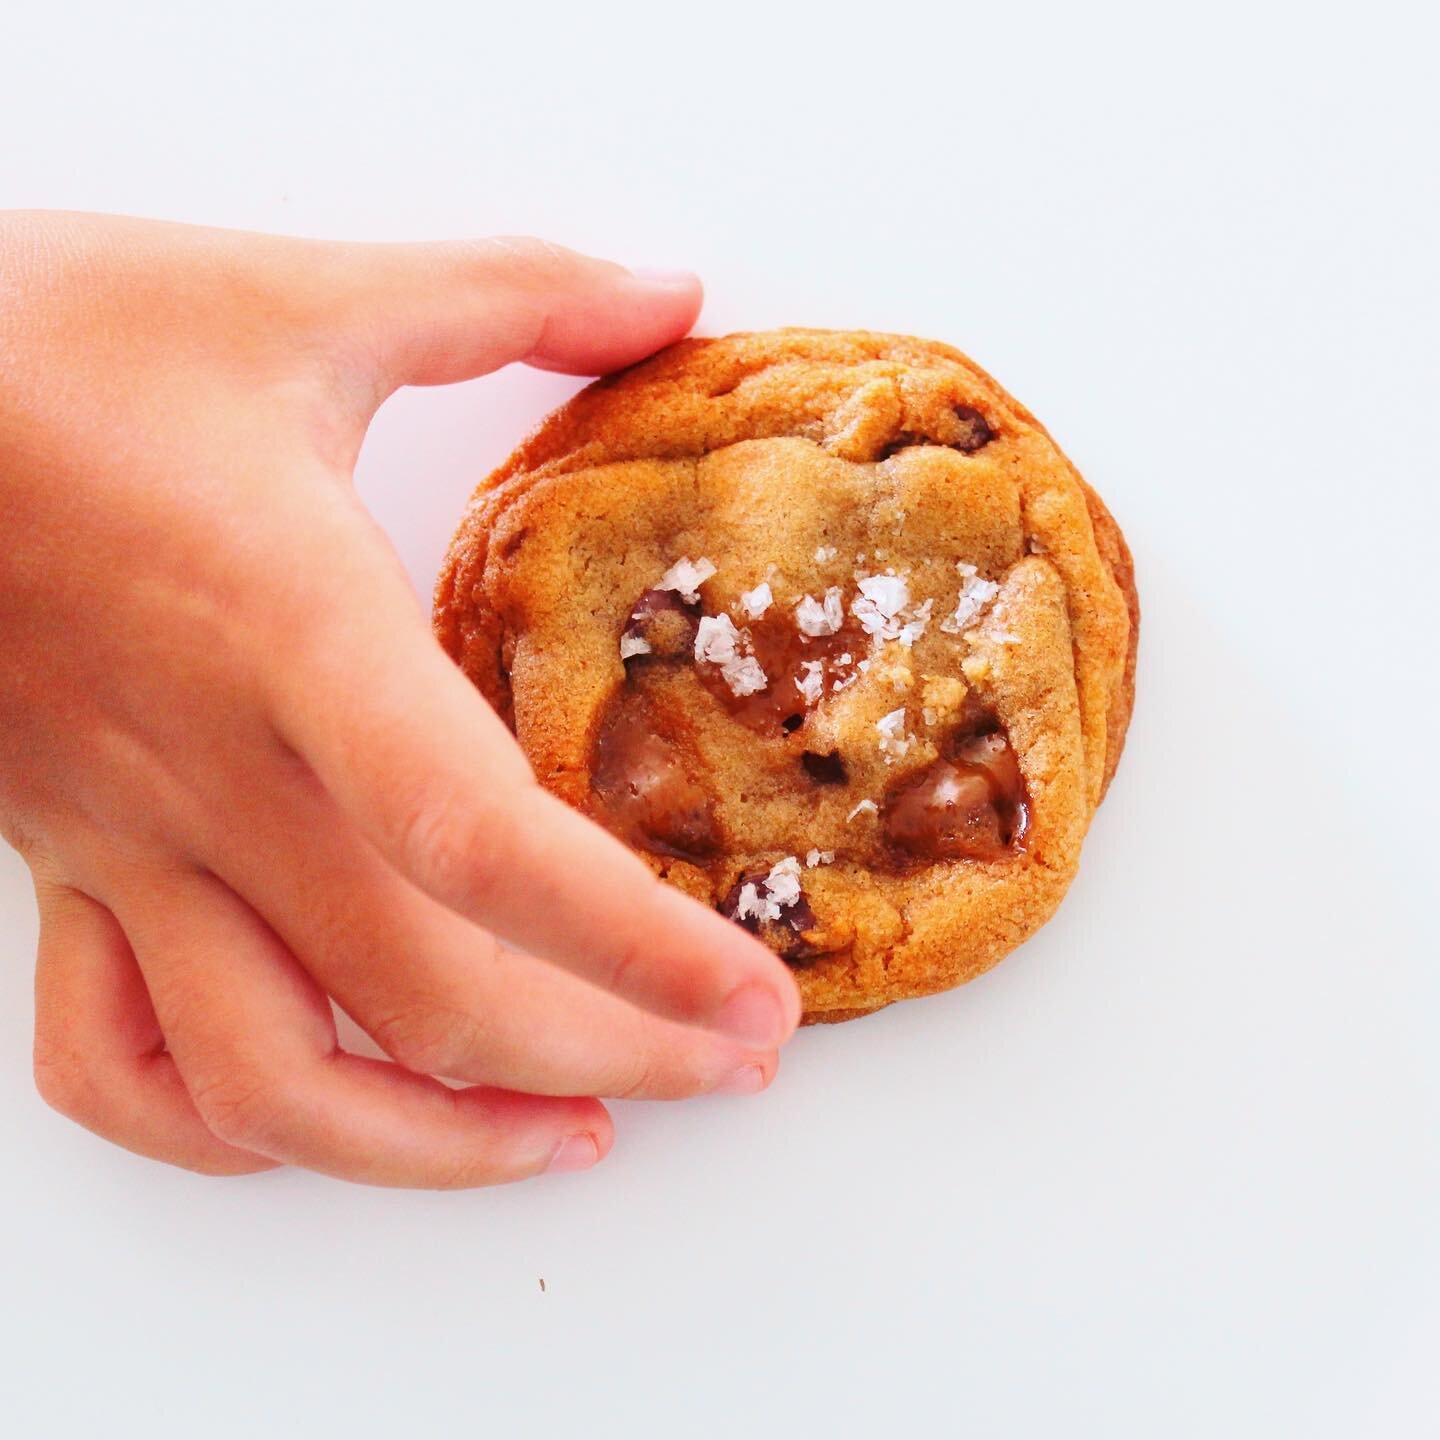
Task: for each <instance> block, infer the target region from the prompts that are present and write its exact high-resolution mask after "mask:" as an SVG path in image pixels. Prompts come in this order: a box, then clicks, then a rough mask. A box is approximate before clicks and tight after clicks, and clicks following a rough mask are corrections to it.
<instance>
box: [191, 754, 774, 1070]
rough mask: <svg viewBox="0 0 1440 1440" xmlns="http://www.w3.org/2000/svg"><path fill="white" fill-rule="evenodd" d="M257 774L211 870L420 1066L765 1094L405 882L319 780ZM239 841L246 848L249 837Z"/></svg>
mask: <svg viewBox="0 0 1440 1440" xmlns="http://www.w3.org/2000/svg"><path fill="white" fill-rule="evenodd" d="M276 771H277V773H275V774H272V775H270V776H257V784H256V787H255V799H254V800H253V801H250V800H247V799H246V798H245V797H240V796H237V797H235V800H234V802H233V803H232V804H229V805H227V806H226V807H225V808H226V813H227V816H228V819H229V822H230V834H229V836H228V839H226V840H225V841H224V842H223V843H221V842H219V841H218V837H217V843H216V845H215V852H216V853H215V854H214V855H213V856H209V857H207V858H208V860H209V863H210V865H211V868H212V869H214V870H216V871H217V872H219V873H220V874H221V875H222V877H223V878H224V879H225V880H226V881H227V883H229V884H230V885H231V887H232V888H234V889H235V890H237V891H238V892H239V893H240V894H241V895H243V896H244V897H245V898H246V899H248V900H249V901H250V903H251V904H252V905H253V906H254V907H255V908H256V909H257V910H260V911H261V912H263V913H264V915H265V916H266V918H267V919H268V920H269V922H270V923H271V925H272V926H273V927H274V928H275V929H276V931H277V932H278V933H279V934H280V936H281V937H282V938H283V940H284V941H285V943H286V944H287V945H288V946H289V948H290V949H291V951H292V952H293V953H294V954H295V956H296V958H297V959H299V960H300V962H301V963H302V964H303V965H304V967H305V969H306V970H307V971H308V972H309V973H310V974H311V975H312V976H313V977H314V978H315V979H316V980H317V981H318V982H319V983H320V986H321V987H322V988H323V989H324V990H326V991H327V992H328V993H329V994H330V995H331V996H332V997H333V998H334V999H335V1000H336V1001H337V1002H338V1003H339V1004H340V1006H341V1007H342V1008H343V1009H344V1010H345V1011H346V1012H347V1013H348V1014H349V1015H350V1016H352V1017H353V1018H354V1019H355V1021H356V1022H357V1023H358V1024H359V1025H360V1026H361V1027H362V1028H363V1029H364V1030H365V1031H366V1032H367V1033H368V1034H369V1035H370V1036H371V1037H372V1038H373V1039H374V1040H375V1041H376V1042H377V1043H378V1044H379V1045H380V1046H382V1048H384V1049H385V1051H386V1052H387V1053H388V1054H390V1055H391V1056H393V1057H394V1058H395V1059H396V1060H398V1061H399V1062H400V1063H401V1064H402V1065H405V1066H407V1067H408V1068H409V1069H412V1070H416V1071H419V1072H421V1073H424V1074H431V1075H444V1076H448V1077H450V1078H452V1079H457V1080H466V1081H469V1082H471V1083H475V1084H486V1085H499V1086H503V1087H504V1088H506V1089H510V1090H525V1091H529V1092H533V1093H537V1094H546V1095H610V1096H619V1097H623V1098H627V1099H640V1098H654V1099H678V1098H681V1097H683V1096H687V1095H695V1094H701V1093H707V1092H710V1091H714V1090H725V1091H727V1092H729V1093H753V1092H754V1091H756V1090H760V1089H763V1088H764V1086H765V1085H767V1084H768V1083H769V1081H770V1079H771V1078H772V1077H773V1076H774V1074H775V1070H776V1068H777V1064H778V1060H777V1056H776V1054H775V1052H774V1051H773V1050H769V1051H757V1050H753V1049H749V1048H747V1047H745V1046H742V1045H739V1044H737V1043H736V1042H734V1041H731V1040H727V1039H724V1038H723V1037H721V1036H718V1035H715V1034H713V1033H709V1032H706V1031H703V1030H696V1029H691V1028H688V1027H685V1026H680V1025H676V1024H672V1023H670V1022H667V1021H664V1020H660V1019H657V1018H656V1017H655V1016H653V1015H649V1014H647V1013H645V1012H644V1011H642V1010H638V1009H637V1008H636V1007H635V1006H633V1005H631V1004H629V1003H628V1002H626V1001H623V1000H620V999H617V998H616V997H615V996H613V995H610V994H607V993H606V992H604V991H602V990H599V989H597V988H595V987H594V986H592V985H589V984H586V983H585V982H583V981H581V980H579V979H577V978H576V977H575V976H573V975H571V974H568V973H567V972H565V971H564V970H561V969H559V968H558V967H557V966H554V965H551V964H548V963H547V962H545V961H542V960H535V959H532V958H530V957H529V956H524V955H519V954H516V953H515V952H514V951H511V950H507V949H505V948H504V947H502V946H499V945H497V944H496V942H495V940H494V938H493V937H492V936H490V935H489V934H487V933H486V932H485V931H483V930H481V929H479V928H478V927H477V926H475V925H472V924H471V923H470V922H469V921H467V920H464V919H462V918H461V917H460V916H458V915H457V914H455V913H454V912H453V911H451V910H448V909H446V908H445V907H444V906H442V905H439V904H437V903H436V902H435V901H433V900H431V899H430V898H429V897H428V896H426V895H424V894H422V893H421V892H420V891H419V890H417V889H416V888H415V887H414V886H413V885H411V884H409V883H408V882H407V881H405V880H403V879H402V878H401V877H400V876H399V875H398V874H397V873H396V872H395V871H394V870H393V869H392V868H391V867H390V866H389V865H387V864H386V863H385V861H384V860H383V859H382V858H381V857H380V855H379V854H378V853H377V852H376V851H375V849H374V848H373V846H371V845H369V844H368V843H366V842H365V840H364V839H363V838H362V837H361V836H360V835H359V833H358V832H357V831H356V830H355V829H354V828H353V827H352V826H350V825H349V824H348V823H347V822H346V821H345V819H344V817H343V816H342V815H340V813H339V812H338V810H337V809H336V808H335V806H334V803H333V802H332V801H331V800H330V799H329V797H328V796H327V795H326V794H325V793H324V791H323V789H322V788H321V787H320V786H319V784H318V782H316V781H315V780H314V779H313V777H308V776H307V777H301V778H296V777H295V776H293V775H290V774H286V773H283V772H281V771H280V769H279V767H276ZM238 837H243V839H239V838H238Z"/></svg>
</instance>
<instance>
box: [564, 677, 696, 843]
mask: <svg viewBox="0 0 1440 1440" xmlns="http://www.w3.org/2000/svg"><path fill="white" fill-rule="evenodd" d="M699 768H700V767H699V765H698V762H697V761H696V760H695V757H694V756H693V755H691V754H689V753H688V752H687V751H686V750H685V749H684V747H682V746H681V745H679V744H678V743H677V742H675V741H674V740H671V739H668V738H667V737H666V736H664V735H662V734H660V733H659V732H658V731H657V730H656V728H655V726H654V724H653V722H652V720H651V717H650V716H649V715H648V714H647V713H646V712H645V710H644V709H643V708H642V707H640V706H637V705H630V706H622V707H621V708H620V709H619V710H618V711H617V712H615V713H613V714H612V715H610V716H609V717H608V718H607V720H606V721H605V723H604V724H603V725H602V726H601V729H600V733H599V736H598V737H597V740H596V745H595V768H594V772H593V778H592V780H591V787H592V788H593V789H594V791H595V794H596V796H597V797H598V798H599V801H600V804H601V807H602V811H603V813H604V816H605V818H606V822H607V823H608V824H609V826H610V828H611V829H612V830H615V831H617V832H618V833H619V834H621V835H623V836H624V837H625V839H626V840H628V841H629V842H630V843H631V844H632V845H636V846H638V847H639V848H641V849H643V850H648V851H650V852H651V853H652V854H655V855H668V856H673V857H675V858H678V859H681V860H689V861H696V860H703V859H705V858H706V857H708V856H711V855H713V854H714V853H715V851H716V850H717V849H718V848H719V845H720V829H719V824H718V822H717V820H716V818H715V807H714V802H713V800H712V798H711V796H710V793H709V791H708V790H707V789H706V788H705V786H704V785H703V784H702V783H701V781H700V780H699V779H698V778H697V774H696V772H697V771H698V770H699Z"/></svg>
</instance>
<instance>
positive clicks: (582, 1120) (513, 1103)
mask: <svg viewBox="0 0 1440 1440" xmlns="http://www.w3.org/2000/svg"><path fill="white" fill-rule="evenodd" d="M116 909H117V912H118V918H119V919H120V920H121V923H122V924H123V925H124V927H125V930H126V933H127V934H128V935H129V937H130V940H131V943H132V945H133V946H134V949H135V954H136V958H137V959H138V961H139V962H140V967H141V970H142V972H143V973H144V975H145V979H146V983H147V985H148V987H149V990H150V994H151V996H152V998H153V1000H154V1003H155V1011H156V1014H157V1016H158V1017H159V1020H160V1024H161V1027H162V1029H163V1030H164V1032H165V1035H166V1038H167V1040H168V1042H169V1045H170V1050H171V1053H172V1054H173V1055H174V1057H175V1063H176V1065H177V1067H178V1068H179V1072H180V1075H181V1077H182V1078H183V1079H184V1082H185V1085H186V1088H187V1089H188V1090H189V1092H190V1095H191V1096H192V1098H193V1099H194V1101H195V1104H196V1106H197V1108H198V1109H199V1112H200V1114H201V1116H202V1117H203V1118H204V1120H205V1123H206V1124H207V1125H208V1126H209V1128H210V1129H211V1130H212V1131H213V1132H214V1133H215V1134H216V1135H218V1136H219V1137H220V1138H221V1139H223V1140H226V1141H228V1142H229V1143H230V1144H232V1145H235V1146H238V1147H240V1148H242V1149H245V1150H251V1151H254V1152H256V1153H258V1154H261V1155H265V1156H268V1157H270V1158H271V1159H274V1160H280V1161H285V1162H287V1163H290V1164H295V1165H303V1166H306V1167H307V1168H309V1169H312V1170H319V1171H323V1172H324V1173H326V1174H329V1175H335V1176H339V1177H341V1178H343V1179H348V1180H358V1181H362V1182H366V1183H369V1184H375V1185H408V1186H422V1187H427V1188H438V1189H448V1188H458V1187H467V1186H475V1185H491V1184H496V1183H499V1182H502V1181H506V1180H518V1179H522V1178H524V1177H525V1176H528V1175H535V1174H538V1173H539V1172H541V1171H543V1170H545V1169H547V1168H550V1169H580V1168H584V1167H585V1166H587V1165H589V1164H593V1163H594V1162H595V1161H596V1160H597V1159H600V1158H601V1157H602V1156H603V1155H604V1154H605V1153H606V1152H607V1151H608V1150H609V1148H610V1144H611V1140H612V1130H611V1124H610V1118H609V1116H608V1115H607V1114H606V1113H605V1110H604V1108H603V1107H602V1106H601V1105H600V1104H599V1103H598V1102H596V1101H594V1100H583V1099H582V1100H575V1099H547V1098H541V1097H537V1096H529V1095H516V1094H511V1093H508V1092H506V1091H503V1090H490V1089H481V1088H475V1089H468V1090H450V1089H448V1088H447V1087H446V1086H444V1085H442V1084H440V1083H439V1081H436V1080H431V1079H428V1078H425V1077H422V1076H419V1075H415V1074H412V1073H411V1072H410V1071H408V1070H404V1069H401V1068H400V1067H399V1066H398V1065H392V1064H389V1063H387V1062H383V1061H375V1060H368V1059H362V1058H361V1057H359V1056H354V1055H347V1054H345V1053H343V1052H342V1051H340V1050H339V1049H338V1047H337V1041H336V1035H335V1027H334V1021H333V1018H332V1016H331V1012H330V1007H329V1004H328V1002H327V1001H326V999H325V996H324V994H323V993H322V992H321V991H320V990H319V988H318V987H317V986H316V985H315V983H314V981H313V980H312V979H311V978H310V977H309V976H307V975H306V974H305V972H304V971H303V970H302V969H301V967H300V966H299V964H298V963H297V962H296V961H295V958H294V957H293V956H292V955H291V954H290V953H289V951H288V950H287V949H286V948H285V947H284V945H282V944H281V942H280V941H279V940H278V939H277V938H276V936H275V934H274V933H273V932H272V931H271V930H270V929H269V928H268V927H267V926H266V925H265V924H264V922H263V921H262V920H261V919H260V918H259V917H258V916H257V915H256V914H255V913H254V911H252V910H251V909H250V908H249V906H247V905H246V904H244V902H243V901H241V900H240V899H239V898H238V897H237V896H236V895H234V894H233V893H232V892H231V891H230V890H228V889H227V888H226V887H225V886H224V885H222V884H221V883H220V882H219V881H218V880H217V879H215V878H214V877H213V876H210V875H205V874H200V873H194V872H174V873H166V874H159V873H156V874H152V875H150V876H148V877H147V878H146V879H144V880H143V881H132V882H128V883H127V885H126V888H125V890H124V892H123V893H122V894H121V896H120V897H119V899H118V901H117V904H116Z"/></svg>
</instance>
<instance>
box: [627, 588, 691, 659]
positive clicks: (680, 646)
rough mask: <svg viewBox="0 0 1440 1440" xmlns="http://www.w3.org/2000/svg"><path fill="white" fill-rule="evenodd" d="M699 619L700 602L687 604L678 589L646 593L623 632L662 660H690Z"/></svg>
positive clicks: (641, 597) (638, 601)
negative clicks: (644, 645)
mask: <svg viewBox="0 0 1440 1440" xmlns="http://www.w3.org/2000/svg"><path fill="white" fill-rule="evenodd" d="M699 619H700V603H699V601H698V600H697V601H694V602H687V601H685V600H682V599H681V598H680V595H679V592H678V591H675V590H647V591H645V593H644V594H643V595H641V596H640V598H639V599H638V600H637V601H636V602H635V605H634V608H633V609H632V610H631V611H630V618H629V619H628V620H627V621H626V622H625V628H624V630H622V631H621V632H620V633H621V634H622V635H623V636H624V637H625V638H627V639H639V640H643V641H644V642H645V643H646V644H647V645H648V646H649V647H650V649H649V651H648V652H647V653H648V654H650V655H654V656H658V657H659V658H660V659H662V660H679V659H683V658H687V657H688V656H689V654H690V651H691V648H692V647H693V646H694V643H695V627H696V625H697V624H698V623H699Z"/></svg>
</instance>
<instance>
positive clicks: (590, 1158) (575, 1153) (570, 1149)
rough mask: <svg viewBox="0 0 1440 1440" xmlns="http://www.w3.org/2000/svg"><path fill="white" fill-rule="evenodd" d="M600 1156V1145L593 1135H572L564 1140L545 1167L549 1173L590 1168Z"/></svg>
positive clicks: (555, 1173)
mask: <svg viewBox="0 0 1440 1440" xmlns="http://www.w3.org/2000/svg"><path fill="white" fill-rule="evenodd" d="M599 1158H600V1147H599V1146H598V1145H597V1144H596V1143H595V1137H594V1136H593V1135H571V1136H570V1137H569V1138H568V1139H566V1140H562V1141H561V1142H560V1144H559V1146H558V1147H557V1148H556V1150H555V1153H554V1154H553V1155H552V1156H551V1157H550V1163H549V1164H548V1165H547V1166H546V1167H545V1173H546V1174H547V1175H557V1174H560V1173H561V1172H563V1171H566V1170H588V1169H589V1168H590V1167H591V1166H592V1165H593V1164H594V1163H595V1162H596V1161H597V1160H598V1159H599Z"/></svg>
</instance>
